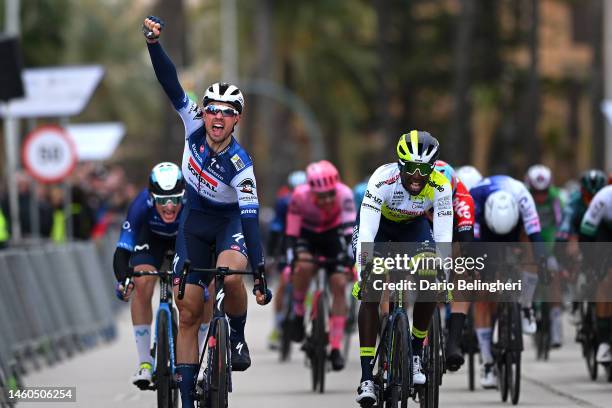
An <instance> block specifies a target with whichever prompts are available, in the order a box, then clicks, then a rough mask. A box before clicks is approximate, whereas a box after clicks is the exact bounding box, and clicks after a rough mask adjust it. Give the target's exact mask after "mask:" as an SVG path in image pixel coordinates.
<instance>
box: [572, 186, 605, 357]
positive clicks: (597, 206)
mask: <svg viewBox="0 0 612 408" xmlns="http://www.w3.org/2000/svg"><path fill="white" fill-rule="evenodd" d="M580 240H581V241H583V242H587V243H589V242H612V186H611V185H608V186H605V187H604V188H602V189H601V190H599V192H597V194H595V196H594V197H593V200H592V201H591V203H590V204H589V207H588V208H587V210H586V212H585V213H584V216H583V217H582V222H581V223H580ZM583 256H584V258H585V263H586V264H587V265H590V266H591V267H592V268H593V269H594V270H595V271H596V272H597V271H598V270H600V269H601V271H599V273H598V274H596V276H597V277H598V278H599V279H598V280H597V293H596V295H595V298H596V299H597V300H598V301H597V302H596V305H595V315H596V318H597V343H598V346H597V353H596V355H595V360H596V361H597V363H603V364H610V363H612V350H611V347H610V344H611V343H612V302H610V301H609V300H610V293H611V292H612V268H610V259H611V258H610V253H609V250H608V251H601V246H599V247H598V246H589V245H588V244H586V245H583ZM606 300H607V301H606Z"/></svg>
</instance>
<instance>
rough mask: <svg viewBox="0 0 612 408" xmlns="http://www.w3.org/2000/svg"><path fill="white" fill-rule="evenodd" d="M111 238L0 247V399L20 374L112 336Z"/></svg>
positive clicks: (3, 399)
mask: <svg viewBox="0 0 612 408" xmlns="http://www.w3.org/2000/svg"><path fill="white" fill-rule="evenodd" d="M114 244H115V242H114V241H113V240H112V239H110V238H107V239H101V240H99V241H96V242H92V241H86V242H75V243H68V244H65V245H51V244H45V245H42V246H41V245H37V246H32V247H24V248H14V249H7V250H3V251H0V387H1V388H2V390H1V391H2V392H0V404H1V406H2V407H5V406H10V404H9V403H8V401H7V397H6V390H8V389H11V388H16V387H18V386H19V385H21V384H20V379H21V378H22V376H24V375H25V374H27V373H28V372H30V371H32V370H38V369H40V368H42V367H44V366H47V365H54V364H56V363H58V362H60V361H62V360H63V359H66V358H69V357H72V356H73V355H74V354H75V353H78V352H81V351H84V350H87V349H90V348H92V347H95V346H96V345H98V344H100V343H101V342H107V341H110V340H112V339H114V338H115V336H116V326H115V314H116V312H117V310H118V309H119V308H120V307H121V303H122V302H118V301H115V297H114V281H115V278H114V276H113V273H112V254H113V251H114V249H115V248H114Z"/></svg>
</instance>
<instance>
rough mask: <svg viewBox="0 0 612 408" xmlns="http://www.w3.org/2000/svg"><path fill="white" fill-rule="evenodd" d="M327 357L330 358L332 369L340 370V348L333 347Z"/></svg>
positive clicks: (341, 364)
mask: <svg viewBox="0 0 612 408" xmlns="http://www.w3.org/2000/svg"><path fill="white" fill-rule="evenodd" d="M329 359H330V360H331V366H332V370H334V371H340V370H342V369H343V368H344V357H342V353H341V352H340V350H338V349H333V350H332V351H331V353H329Z"/></svg>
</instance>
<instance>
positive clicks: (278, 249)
mask: <svg viewBox="0 0 612 408" xmlns="http://www.w3.org/2000/svg"><path fill="white" fill-rule="evenodd" d="M304 183H306V172H305V171H304V170H295V171H292V172H291V173H289V176H287V186H288V190H287V188H286V187H285V188H283V190H284V191H285V192H284V193H283V194H281V195H279V196H277V198H276V204H275V205H274V219H273V220H272V222H271V223H270V236H269V238H268V250H267V253H268V256H271V257H275V258H276V260H277V262H276V264H277V269H278V272H279V277H278V285H277V286H276V291H275V293H274V328H273V329H272V332H271V333H270V335H269V336H268V347H269V348H270V349H272V350H276V349H277V348H278V346H279V344H278V342H279V335H280V330H281V325H282V323H283V318H284V314H283V300H284V298H285V296H284V293H285V285H286V279H285V277H286V276H285V275H287V277H288V276H289V274H288V273H286V272H287V271H286V268H289V265H287V259H286V258H285V254H286V252H287V240H286V236H285V226H286V224H287V212H288V211H289V201H290V200H291V193H292V192H293V191H294V190H295V189H296V188H297V187H298V186H301V185H302V184H304Z"/></svg>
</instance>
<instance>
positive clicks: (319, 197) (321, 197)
mask: <svg viewBox="0 0 612 408" xmlns="http://www.w3.org/2000/svg"><path fill="white" fill-rule="evenodd" d="M315 197H316V198H317V200H321V201H323V200H331V199H333V198H334V197H336V192H335V191H334V190H332V191H328V192H326V193H315Z"/></svg>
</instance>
